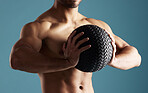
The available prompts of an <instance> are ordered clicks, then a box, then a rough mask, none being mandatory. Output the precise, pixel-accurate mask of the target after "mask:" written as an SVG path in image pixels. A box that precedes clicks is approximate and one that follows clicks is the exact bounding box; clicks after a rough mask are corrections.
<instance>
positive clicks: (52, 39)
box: [41, 22, 90, 58]
mask: <svg viewBox="0 0 148 93" xmlns="http://www.w3.org/2000/svg"><path fill="white" fill-rule="evenodd" d="M84 24H90V23H87V22H86V23H80V24H53V25H52V26H51V28H50V30H49V31H47V32H46V33H45V34H46V38H44V39H43V44H42V48H41V51H42V53H45V54H47V55H49V56H50V57H55V58H63V52H62V46H63V43H65V42H66V41H67V39H68V37H69V35H70V34H71V33H72V32H73V31H74V29H76V28H77V27H79V26H81V25H84Z"/></svg>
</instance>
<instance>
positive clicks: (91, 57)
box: [74, 25, 113, 72]
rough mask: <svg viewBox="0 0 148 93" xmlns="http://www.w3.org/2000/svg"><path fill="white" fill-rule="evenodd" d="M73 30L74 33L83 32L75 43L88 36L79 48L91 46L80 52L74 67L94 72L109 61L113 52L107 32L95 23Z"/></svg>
mask: <svg viewBox="0 0 148 93" xmlns="http://www.w3.org/2000/svg"><path fill="white" fill-rule="evenodd" d="M75 30H76V34H78V33H80V32H82V31H83V32H84V35H83V36H81V37H80V38H79V39H78V40H77V41H76V43H77V42H78V41H79V40H81V39H83V38H86V37H89V41H87V42H85V43H83V44H82V45H80V46H79V48H81V47H83V46H86V45H89V44H90V45H91V48H89V49H88V50H86V51H84V52H82V53H81V54H80V59H79V62H78V64H77V65H76V67H75V68H77V69H79V70H81V71H83V72H96V71H99V70H101V69H102V68H104V67H105V66H106V65H107V63H108V62H110V60H111V58H112V53H113V46H112V44H111V38H110V37H109V35H108V33H107V32H106V31H104V29H102V28H101V27H98V26H96V25H83V26H80V27H78V28H76V29H75ZM76 34H75V35H76ZM75 35H74V36H75Z"/></svg>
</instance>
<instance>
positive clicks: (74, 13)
mask: <svg viewBox="0 0 148 93" xmlns="http://www.w3.org/2000/svg"><path fill="white" fill-rule="evenodd" d="M50 10H51V11H52V13H54V15H55V17H56V18H58V19H59V20H61V21H63V22H74V21H76V20H77V18H78V15H79V12H78V7H76V8H66V7H64V6H62V5H60V4H58V3H54V5H53V6H52V8H51V9H50Z"/></svg>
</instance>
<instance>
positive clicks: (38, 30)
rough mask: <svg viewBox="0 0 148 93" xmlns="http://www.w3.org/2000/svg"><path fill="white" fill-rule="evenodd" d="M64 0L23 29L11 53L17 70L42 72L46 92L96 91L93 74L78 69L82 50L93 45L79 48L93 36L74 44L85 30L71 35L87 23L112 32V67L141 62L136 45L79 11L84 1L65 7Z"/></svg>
mask: <svg viewBox="0 0 148 93" xmlns="http://www.w3.org/2000/svg"><path fill="white" fill-rule="evenodd" d="M60 1H61V0H55V3H54V5H53V7H52V8H51V9H49V10H47V11H46V12H45V13H43V14H42V15H40V16H39V17H38V18H37V19H36V20H35V21H34V22H31V23H28V24H26V25H25V26H24V27H23V28H22V31H21V35H20V39H19V40H18V41H17V42H16V44H15V45H14V46H13V48H12V51H11V55H10V65H11V67H12V68H13V69H16V70H21V71H26V72H29V73H38V75H39V77H40V80H41V87H42V92H43V93H94V90H93V86H92V73H86V72H82V71H80V70H78V69H76V68H75V66H76V65H77V63H78V60H79V55H80V53H82V52H83V51H85V50H87V49H89V48H91V46H90V45H88V46H85V47H83V48H82V49H77V47H78V46H79V45H81V44H82V43H84V42H87V41H88V40H89V39H88V38H85V39H83V40H81V41H80V42H79V43H78V44H77V45H74V42H75V41H76V39H77V38H79V37H80V36H82V35H83V34H85V33H81V34H79V35H77V36H75V37H74V38H73V39H72V38H71V37H72V36H73V35H74V33H72V31H73V30H74V29H75V28H77V27H79V26H81V25H85V24H93V25H98V26H99V27H101V28H103V29H105V30H106V31H107V32H108V33H109V34H110V37H111V38H112V45H113V46H114V53H113V55H114V56H113V58H112V60H111V62H110V63H109V64H108V65H109V66H112V67H115V68H118V69H122V70H127V69H130V68H133V67H138V66H139V65H140V63H141V56H140V55H139V53H138V51H137V49H136V48H135V47H133V46H130V45H129V44H128V43H126V42H125V41H124V40H122V39H121V38H119V37H118V36H116V35H114V34H113V32H112V31H111V28H110V27H109V26H108V25H107V24H106V23H105V22H103V21H101V20H96V19H92V18H87V17H85V16H83V15H81V14H80V13H79V12H78V7H77V6H78V5H79V3H80V2H81V0H76V1H75V2H74V3H72V5H69V4H70V1H71V0H69V2H68V3H66V0H64V1H65V3H66V5H65V6H64V5H63V3H60ZM67 4H68V5H67ZM70 6H71V8H67V7H70ZM71 33H72V34H71ZM66 41H68V44H67V47H66V48H65V42H66ZM135 58H136V59H135Z"/></svg>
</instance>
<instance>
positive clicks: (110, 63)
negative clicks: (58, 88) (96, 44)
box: [104, 29, 117, 65]
mask: <svg viewBox="0 0 148 93" xmlns="http://www.w3.org/2000/svg"><path fill="white" fill-rule="evenodd" d="M104 30H105V29H104ZM105 31H106V32H107V33H108V35H109V37H110V38H111V40H112V41H111V44H112V46H113V56H112V59H111V61H110V62H109V63H108V65H112V64H113V63H114V62H116V61H117V59H116V57H115V54H116V44H115V39H114V37H113V36H112V35H111V34H110V32H108V31H107V30H105Z"/></svg>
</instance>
